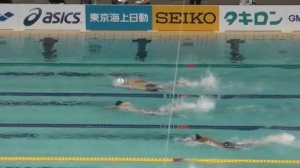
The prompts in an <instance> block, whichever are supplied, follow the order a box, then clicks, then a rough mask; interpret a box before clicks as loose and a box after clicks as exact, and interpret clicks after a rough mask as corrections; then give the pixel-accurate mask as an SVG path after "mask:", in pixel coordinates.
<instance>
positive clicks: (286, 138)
mask: <svg viewBox="0 0 300 168" xmlns="http://www.w3.org/2000/svg"><path fill="white" fill-rule="evenodd" d="M295 139H296V137H295V136H294V135H292V134H288V133H282V134H275V135H269V136H267V137H264V138H262V139H261V140H243V141H242V142H240V143H239V144H252V145H253V146H258V145H267V144H270V143H277V144H283V145H290V144H292V143H293V142H294V141H295Z"/></svg>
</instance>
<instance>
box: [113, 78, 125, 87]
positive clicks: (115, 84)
mask: <svg viewBox="0 0 300 168" xmlns="http://www.w3.org/2000/svg"><path fill="white" fill-rule="evenodd" d="M124 82H125V80H124V79H123V78H118V79H116V80H114V82H113V83H114V86H120V85H123V84H124Z"/></svg>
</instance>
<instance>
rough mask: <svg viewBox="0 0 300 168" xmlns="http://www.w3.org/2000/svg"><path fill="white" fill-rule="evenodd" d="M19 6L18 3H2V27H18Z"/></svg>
mask: <svg viewBox="0 0 300 168" xmlns="http://www.w3.org/2000/svg"><path fill="white" fill-rule="evenodd" d="M18 15H19V14H18V8H17V5H9V4H1V5H0V29H17V28H18Z"/></svg>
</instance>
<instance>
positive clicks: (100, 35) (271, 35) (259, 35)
mask: <svg viewBox="0 0 300 168" xmlns="http://www.w3.org/2000/svg"><path fill="white" fill-rule="evenodd" d="M3 37H13V38H18V37H20V38H21V37H36V38H44V37H55V38H86V39H91V38H97V39H137V38H147V39H153V40H174V39H179V38H180V37H181V39H182V40H189V39H191V40H192V39H255V40H268V39H277V40H285V39H300V32H293V33H282V32H224V33H219V32H217V33H216V32H205V31H201V32H199V31H197V32H195V31H184V32H181V33H180V32H178V31H149V32H145V31H90V32H79V31H62V30H59V31H55V30H43V31H42V30H28V31H11V30H1V31H0V40H1V38H3Z"/></svg>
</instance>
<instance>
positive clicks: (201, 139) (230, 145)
mask: <svg viewBox="0 0 300 168" xmlns="http://www.w3.org/2000/svg"><path fill="white" fill-rule="evenodd" d="M180 141H181V142H198V143H201V144H208V145H212V146H217V147H222V148H228V149H238V148H243V147H252V146H258V145H263V143H259V142H256V143H254V142H253V143H251V142H249V143H235V142H230V141H225V142H221V141H218V140H215V139H213V138H209V137H205V136H201V135H199V134H195V136H194V137H193V138H188V139H182V140H180Z"/></svg>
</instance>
